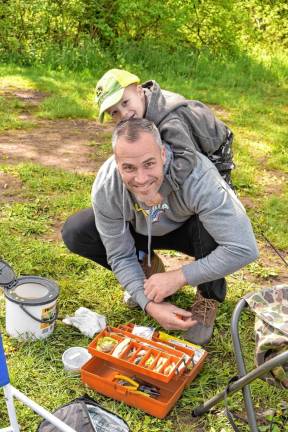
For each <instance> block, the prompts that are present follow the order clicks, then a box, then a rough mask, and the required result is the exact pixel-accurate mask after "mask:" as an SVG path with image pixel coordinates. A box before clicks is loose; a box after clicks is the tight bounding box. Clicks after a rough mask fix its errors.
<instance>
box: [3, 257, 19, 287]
mask: <svg viewBox="0 0 288 432" xmlns="http://www.w3.org/2000/svg"><path fill="white" fill-rule="evenodd" d="M16 280H17V278H16V274H15V272H14V270H13V269H12V267H10V265H9V264H8V263H7V262H6V261H4V260H0V286H2V287H4V288H7V289H10V288H12V287H13V286H14V285H15V283H16Z"/></svg>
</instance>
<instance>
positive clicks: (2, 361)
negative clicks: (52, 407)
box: [0, 333, 76, 432]
mask: <svg viewBox="0 0 288 432" xmlns="http://www.w3.org/2000/svg"><path fill="white" fill-rule="evenodd" d="M1 387H3V390H4V398H5V401H6V406H7V412H8V417H9V421H10V425H9V426H8V427H5V428H2V429H0V432H20V427H19V424H18V421H17V415H16V410H15V405H14V398H16V399H18V400H20V401H21V402H23V403H24V404H25V405H27V406H28V407H29V408H31V409H32V410H33V411H35V412H36V413H37V414H38V415H39V416H41V417H43V418H45V419H46V420H48V421H49V422H50V423H51V424H53V425H54V426H56V427H57V428H58V430H60V431H61V432H76V431H75V429H72V428H71V427H70V426H68V425H67V424H66V423H64V422H62V421H61V420H59V419H58V418H57V417H55V416H54V415H53V414H51V413H50V412H49V411H47V410H46V409H45V408H43V407H42V406H40V405H38V404H37V403H36V402H34V401H33V400H31V399H30V398H28V397H27V396H25V395H24V394H23V393H22V392H20V391H19V390H17V389H16V388H15V387H13V386H12V385H11V384H10V379H9V374H8V368H7V363H6V357H5V354H4V348H3V343H2V336H1V333H0V388H1Z"/></svg>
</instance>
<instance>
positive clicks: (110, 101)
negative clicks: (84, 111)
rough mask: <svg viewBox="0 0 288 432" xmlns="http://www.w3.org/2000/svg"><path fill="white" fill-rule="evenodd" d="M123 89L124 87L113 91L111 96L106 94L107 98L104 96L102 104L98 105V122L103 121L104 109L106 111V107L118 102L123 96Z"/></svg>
mask: <svg viewBox="0 0 288 432" xmlns="http://www.w3.org/2000/svg"><path fill="white" fill-rule="evenodd" d="M124 90H125V88H121V89H120V90H118V91H117V92H115V93H113V94H112V95H111V96H108V97H107V98H105V100H104V101H103V102H102V104H101V106H100V110H99V120H100V123H103V120H104V114H105V111H107V109H109V108H111V107H112V106H113V105H115V104H117V103H118V102H120V100H121V98H122V96H123V93H124Z"/></svg>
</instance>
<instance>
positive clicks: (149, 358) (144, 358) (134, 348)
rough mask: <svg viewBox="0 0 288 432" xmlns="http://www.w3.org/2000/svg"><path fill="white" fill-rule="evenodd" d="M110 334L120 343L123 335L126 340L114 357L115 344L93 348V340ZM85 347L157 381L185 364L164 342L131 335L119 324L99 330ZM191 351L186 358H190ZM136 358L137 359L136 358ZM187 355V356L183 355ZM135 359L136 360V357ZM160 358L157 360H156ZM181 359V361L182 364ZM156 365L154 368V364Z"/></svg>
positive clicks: (165, 380) (103, 357) (173, 349)
mask: <svg viewBox="0 0 288 432" xmlns="http://www.w3.org/2000/svg"><path fill="white" fill-rule="evenodd" d="M107 336H108V337H111V338H112V339H114V340H116V341H117V343H118V344H120V343H121V342H122V341H123V340H124V339H126V340H127V341H128V339H129V340H130V341H129V344H128V345H127V347H126V348H125V349H124V350H123V352H121V354H120V355H119V356H117V357H115V356H114V355H113V354H114V352H115V350H116V349H117V345H116V347H115V348H114V349H113V350H111V352H108V353H107V352H102V351H99V350H98V349H97V344H98V343H99V341H100V340H101V339H102V338H103V337H107ZM88 351H89V352H90V354H92V356H96V357H98V358H101V359H103V360H106V361H108V362H111V363H113V364H115V365H116V366H121V367H124V368H128V369H129V370H131V371H134V372H136V373H140V374H141V375H145V376H147V377H150V378H154V379H156V380H158V381H162V382H164V383H168V382H169V381H171V379H172V378H173V377H174V376H175V373H176V374H177V373H178V371H179V374H180V373H181V372H180V371H181V370H182V371H183V366H184V365H185V353H184V352H183V351H181V350H178V349H176V348H175V347H172V346H169V345H167V344H163V343H159V342H155V341H153V340H149V339H145V338H142V337H140V336H136V335H133V334H132V333H131V332H127V331H125V330H123V329H120V328H114V327H112V328H111V327H109V328H106V329H104V330H103V331H101V333H99V334H98V335H97V336H96V338H94V339H93V341H92V342H91V343H90V344H89V345H88ZM193 356H194V352H192V353H191V355H190V358H193ZM139 358H140V360H139ZM186 358H187V357H186ZM138 360H139V361H138ZM161 361H162V363H163V364H162V366H161V363H160V364H159V362H161ZM183 362H184V364H183ZM158 364H159V367H158V368H157V365H158Z"/></svg>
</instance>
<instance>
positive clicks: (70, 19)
mask: <svg viewBox="0 0 288 432" xmlns="http://www.w3.org/2000/svg"><path fill="white" fill-rule="evenodd" d="M287 11H288V5H287V3H286V1H284V0H154V2H153V3H151V1H149V0H139V1H134V2H133V1H131V0H2V2H1V4H0V54H1V55H2V57H3V56H6V59H7V58H9V56H12V57H14V58H15V57H17V56H18V57H19V58H24V59H26V61H37V60H39V61H41V57H43V53H45V51H46V50H47V49H51V47H55V48H56V49H58V50H59V49H67V47H70V48H71V47H74V48H81V46H82V47H83V46H85V44H87V43H90V44H91V43H92V44H94V45H95V46H99V47H101V49H103V48H107V47H108V48H109V49H113V48H114V49H115V48H117V47H118V46H119V44H121V43H123V42H125V43H127V42H129V41H133V42H134V43H135V42H136V43H138V42H139V43H141V42H143V41H145V42H146V43H147V42H148V43H151V44H153V45H156V46H165V47H166V48H168V49H171V50H173V49H174V50H175V49H177V48H178V47H188V48H190V49H191V50H193V51H194V52H196V53H197V52H200V51H202V50H207V51H209V52H211V53H213V54H216V55H218V54H219V53H234V52H235V51H237V50H242V49H247V47H249V46H250V45H252V44H255V43H264V44H266V45H267V46H270V47H273V46H274V45H281V46H282V47H284V48H287V33H288V19H287V18H288V17H287Z"/></svg>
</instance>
